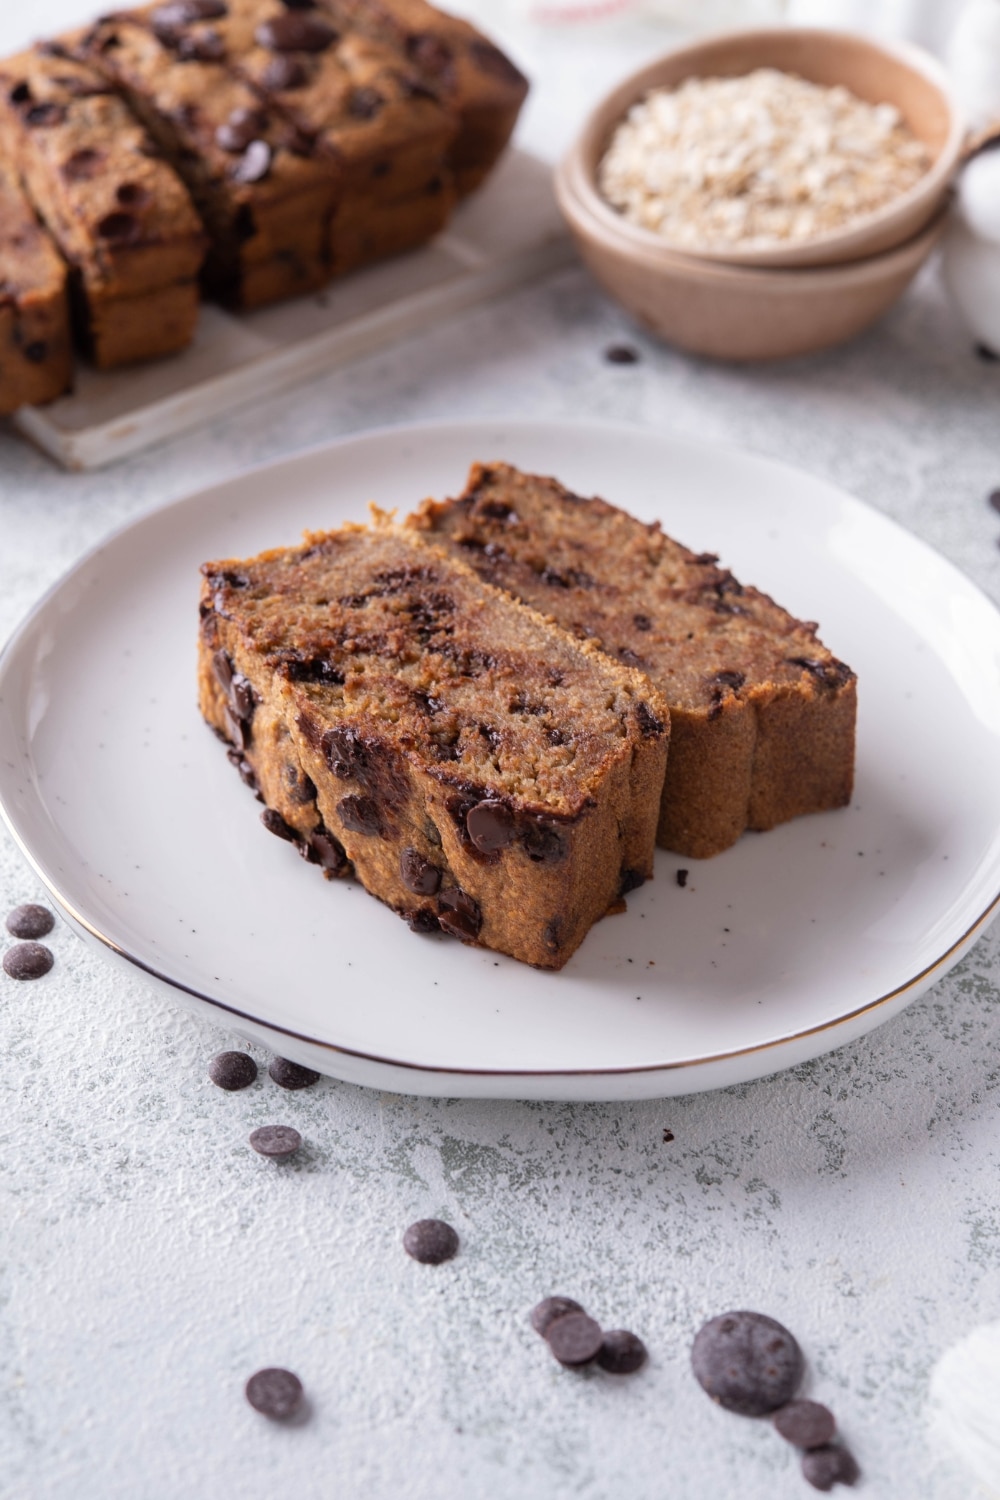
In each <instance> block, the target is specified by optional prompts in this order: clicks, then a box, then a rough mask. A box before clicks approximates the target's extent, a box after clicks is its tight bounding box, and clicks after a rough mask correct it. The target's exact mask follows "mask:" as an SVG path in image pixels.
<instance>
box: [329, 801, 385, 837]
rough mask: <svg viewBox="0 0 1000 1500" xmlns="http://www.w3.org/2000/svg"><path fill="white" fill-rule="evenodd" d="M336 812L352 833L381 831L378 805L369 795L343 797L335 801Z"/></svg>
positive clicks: (375, 832)
mask: <svg viewBox="0 0 1000 1500" xmlns="http://www.w3.org/2000/svg"><path fill="white" fill-rule="evenodd" d="M337 812H338V814H339V817H340V821H341V822H342V823H343V825H344V827H345V828H348V829H350V831H351V832H352V833H367V834H377V833H379V832H381V822H380V819H379V815H378V807H377V806H376V804H375V803H374V802H373V801H372V799H371V797H344V798H343V799H342V801H340V802H338V803H337Z"/></svg>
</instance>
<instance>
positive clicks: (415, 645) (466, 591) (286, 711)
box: [199, 522, 669, 969]
mask: <svg viewBox="0 0 1000 1500" xmlns="http://www.w3.org/2000/svg"><path fill="white" fill-rule="evenodd" d="M202 571H203V574H204V585H203V591H202V601H201V631H200V648H199V685H200V704H201V709H202V713H203V714H204V716H205V718H206V719H207V720H208V722H209V724H211V725H212V726H213V727H214V728H215V729H216V730H217V731H218V733H219V734H220V735H221V736H222V737H223V738H224V739H225V740H226V741H227V742H228V743H229V746H230V750H229V755H230V759H231V760H232V761H233V763H234V764H235V765H236V767H237V769H238V770H239V772H240V774H241V776H242V777H243V779H244V781H246V782H247V783H248V785H250V786H252V787H253V788H254V789H255V790H256V791H257V792H258V795H259V796H260V797H261V799H262V800H263V801H264V802H265V803H266V804H267V807H266V811H265V812H264V813H263V814H262V821H263V822H264V824H265V826H266V827H267V828H269V829H270V830H271V831H272V832H274V833H277V834H279V835H280V836H281V837H283V838H286V839H288V840H289V841H291V842H292V843H294V844H295V845H296V846H297V847H298V849H299V852H300V853H302V854H303V855H304V856H305V857H306V858H307V859H309V860H310V861H312V862H313V863H317V864H319V865H322V866H323V867H324V869H325V870H326V872H327V873H328V874H330V875H336V874H342V873H349V872H350V869H351V867H352V866H353V870H354V872H355V873H356V874H357V876H358V878H359V879H360V880H361V881H362V883H363V884H364V885H365V887H366V888H367V889H368V890H369V891H371V892H372V894H373V895H376V896H378V897H380V898H381V899H382V900H383V901H385V902H387V903H388V905H389V906H391V907H393V908H394V909H395V910H396V911H397V912H399V913H400V914H401V915H403V916H404V917H406V918H407V920H408V921H409V922H410V925H411V926H413V927H414V928H416V929H417V930H418V931H423V932H429V931H436V930H443V931H445V932H448V933H451V934H452V935H454V936H456V937H459V938H461V939H462V940H463V941H466V942H472V943H480V944H482V945H483V946H485V947H489V948H494V949H496V950H497V951H499V952H503V953H509V954H511V955H512V956H513V957H515V958H519V959H522V960H524V961H526V962H528V963H531V964H535V965H537V966H539V967H541V968H546V969H558V968H561V967H562V965H563V964H564V963H565V962H566V960H567V959H568V958H569V957H570V955H571V954H572V953H573V951H574V950H575V949H576V948H577V947H578V945H579V944H580V942H581V941H582V939H583V938H584V936H585V934H586V932H587V930H588V928H589V927H590V926H591V924H592V923H593V922H594V921H596V920H597V918H598V917H601V916H603V915H604V913H605V912H606V911H607V910H608V908H609V906H611V905H612V904H613V903H614V902H615V901H616V899H617V898H618V897H619V896H620V895H621V894H622V893H623V892H625V891H627V890H631V889H632V888H633V887H634V886H636V885H639V884H641V883H642V881H643V880H644V879H646V878H647V877H648V876H649V875H650V874H651V873H652V860H653V844H654V838H655V832H656V820H657V814H658V808H659V800H660V787H661V785H662V779H663V769H664V764H665V761H666V753H667V737H668V733H669V726H668V723H667V711H666V708H665V705H664V704H663V702H662V700H661V699H660V697H659V695H658V694H657V692H656V690H655V688H653V687H652V685H651V684H650V683H649V681H648V680H647V679H646V678H645V677H643V675H642V674H641V673H639V672H636V671H634V670H633V669H631V668H629V667H623V666H619V665H618V664H617V663H614V662H612V661H609V660H608V659H607V658H606V657H605V656H604V655H603V654H602V653H600V652H598V651H595V650H594V649H593V648H592V647H591V646H590V645H589V644H586V643H584V644H581V643H580V642H578V641H575V640H573V638H572V637H571V636H569V635H567V634H566V633H565V632H564V631H562V630H559V629H558V628H556V627H555V626H553V625H551V624H549V623H547V622H546V621H544V620H543V619H541V617H540V616H538V615H537V614H535V613H534V612H533V611H532V610H528V609H525V608H524V607H523V606H521V605H518V604H516V603H515V602H514V601H512V600H511V598H510V597H509V595H507V594H505V593H503V592H502V591H500V590H498V589H494V588H491V587H490V586H489V585H488V584H484V583H483V582H482V581H481V580H480V579H479V578H478V577H477V576H476V574H475V573H474V572H473V571H472V569H470V568H468V567H467V566H465V564H463V563H462V562H459V561H457V560H456V559H455V558H454V557H452V556H450V555H448V554H447V553H445V552H442V551H440V550H438V549H437V548H434V547H432V546H429V545H428V544H427V543H426V542H424V541H422V540H421V538H419V537H418V536H415V535H414V534H413V533H411V532H406V531H403V530H401V529H397V528H393V527H391V526H389V525H388V524H386V523H384V522H383V523H381V524H380V525H378V526H377V527H376V528H375V529H374V530H367V529H365V528H363V527H356V526H347V527H344V528H343V529H341V530H339V531H333V532H327V533H320V534H316V535H312V536H307V538H306V541H305V543H304V545H302V546H300V547H296V548H289V549H285V550H280V551H274V552H266V553H263V554H262V555H261V556H260V557H256V558H251V559H250V560H249V561H245V562H241V561H228V562H215V563H207V564H206V565H205V567H204V568H203V570H202Z"/></svg>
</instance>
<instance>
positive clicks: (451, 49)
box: [318, 0, 528, 194]
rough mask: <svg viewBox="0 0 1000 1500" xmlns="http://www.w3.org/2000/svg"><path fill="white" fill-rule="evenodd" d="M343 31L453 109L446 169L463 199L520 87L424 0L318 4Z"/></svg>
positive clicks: (505, 62) (503, 137)
mask: <svg viewBox="0 0 1000 1500" xmlns="http://www.w3.org/2000/svg"><path fill="white" fill-rule="evenodd" d="M318 3H319V5H320V6H321V8H322V10H323V11H324V12H325V13H326V14H328V15H329V16H330V17H331V19H332V20H333V21H334V24H339V25H340V26H342V27H343V28H344V29H350V28H354V29H356V30H357V31H359V32H362V33H364V34H365V35H368V36H374V37H377V38H378V39H379V40H380V41H383V42H387V43H389V44H390V45H391V46H393V47H394V48H395V49H396V51H397V52H398V54H399V55H400V57H402V58H404V59H405V60H406V62H407V64H408V65H409V66H410V67H411V68H413V69H415V70H416V72H417V73H418V74H419V76H420V77H421V78H422V80H423V82H424V84H425V85H426V87H427V88H429V89H431V90H432V91H433V92H434V93H435V94H436V95H437V96H438V98H439V99H441V101H442V102H443V103H445V104H447V105H449V106H450V107H451V108H452V109H454V110H455V111H456V113H457V115H458V118H459V130H458V135H457V137H456V139H455V143H454V146H453V147H452V150H451V155H450V162H451V166H452V170H453V171H454V174H455V180H456V184H457V187H458V191H459V193H461V194H464V193H470V192H472V190H473V189H474V188H476V187H478V186H479V184H480V183H481V182H482V181H483V179H484V177H486V175H487V174H488V173H489V171H490V170H491V169H492V168H493V166H495V164H496V161H497V159H498V157H499V156H500V154H501V152H502V151H503V149H504V147H505V146H506V145H507V142H508V140H509V139H510V136H511V132H512V131H513V129H514V126H515V124H516V123H517V117H518V114H519V113H520V109H521V105H522V104H523V103H524V100H525V97H526V96H527V93H528V80H527V79H526V78H525V77H524V74H523V73H522V72H521V71H520V69H518V68H516V67H515V66H514V64H513V63H512V62H511V60H510V58H509V57H507V55H506V54H505V53H503V52H501V50H500V48H499V47H497V46H495V45H494V44H493V43H492V42H491V41H489V40H488V39H487V38H486V37H485V36H484V35H483V34H482V32H480V31H477V30H476V28H475V27H474V26H472V25H471V24H470V23H469V22H468V21H465V20H463V19H461V18H460V17H459V16H453V15H450V14H449V13H448V12H447V11H442V10H438V9H437V8H436V7H435V6H433V5H428V4H427V3H426V0H318Z"/></svg>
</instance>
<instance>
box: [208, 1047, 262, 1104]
mask: <svg viewBox="0 0 1000 1500" xmlns="http://www.w3.org/2000/svg"><path fill="white" fill-rule="evenodd" d="M208 1076H209V1078H210V1079H211V1080H212V1082H213V1083H214V1084H217V1085H218V1087H219V1088H220V1089H225V1091H226V1093H227V1094H234V1093H235V1092H236V1090H237V1089H246V1088H249V1087H250V1085H251V1084H252V1083H253V1082H254V1080H255V1079H256V1077H257V1064H256V1063H255V1062H254V1060H253V1058H252V1057H251V1056H250V1054H249V1052H217V1053H216V1055H215V1056H214V1057H213V1058H212V1061H211V1062H210V1063H209V1065H208Z"/></svg>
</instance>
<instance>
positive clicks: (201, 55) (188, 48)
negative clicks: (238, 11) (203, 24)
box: [177, 27, 226, 63]
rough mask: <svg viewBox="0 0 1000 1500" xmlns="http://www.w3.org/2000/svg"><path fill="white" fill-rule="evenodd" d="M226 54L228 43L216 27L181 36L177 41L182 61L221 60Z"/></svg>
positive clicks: (205, 61) (209, 61) (207, 61)
mask: <svg viewBox="0 0 1000 1500" xmlns="http://www.w3.org/2000/svg"><path fill="white" fill-rule="evenodd" d="M225 55H226V44H225V42H224V41H223V40H222V37H221V36H220V35H219V33H218V32H217V31H216V30H215V29H214V27H209V28H208V29H207V30H205V31H196V32H195V33H194V34H193V35H189V36H181V37H180V38H179V39H178V42H177V56H178V57H179V59H180V61H181V62H204V63H214V62H221V61H222V59H223V58H224V57H225Z"/></svg>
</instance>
